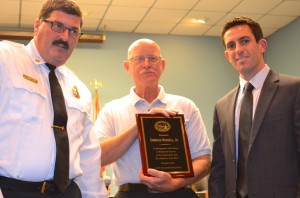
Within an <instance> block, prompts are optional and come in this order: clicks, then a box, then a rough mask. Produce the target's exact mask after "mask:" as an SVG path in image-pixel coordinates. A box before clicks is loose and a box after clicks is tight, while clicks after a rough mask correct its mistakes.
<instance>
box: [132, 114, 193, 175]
mask: <svg viewBox="0 0 300 198" xmlns="http://www.w3.org/2000/svg"><path fill="white" fill-rule="evenodd" d="M136 122H137V128H138V132H139V143H140V150H141V158H142V169H143V173H144V174H145V175H148V176H149V174H147V169H148V168H153V169H156V170H159V171H164V172H167V173H169V174H171V176H172V177H174V178H175V177H193V176H194V171H193V166H192V161H191V154H190V148H189V143H188V139H187V135H186V130H185V122H184V116H183V115H182V114H178V115H176V116H173V117H170V118H167V117H165V116H163V115H160V114H155V115H153V114H136Z"/></svg>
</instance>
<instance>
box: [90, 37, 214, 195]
mask: <svg viewBox="0 0 300 198" xmlns="http://www.w3.org/2000/svg"><path fill="white" fill-rule="evenodd" d="M165 66H166V61H165V60H164V59H163V58H162V55H161V51H160V47H159V46H158V44H157V43H155V42H154V41H152V40H150V39H139V40H137V41H135V42H133V43H132V44H131V45H130V47H129V49H128V60H126V61H124V68H125V70H126V72H127V73H128V74H130V75H131V77H132V78H133V81H134V84H135V86H133V87H132V88H131V89H130V93H129V95H127V96H124V97H122V98H120V99H117V100H113V101H111V102H109V103H107V104H106V105H105V106H104V107H103V108H102V110H101V111H100V113H99V115H98V118H97V120H96V123H95V126H94V129H95V133H96V136H97V138H98V139H99V141H100V145H101V149H102V155H101V158H102V159H101V162H102V165H108V164H112V166H113V171H114V176H115V178H114V179H115V184H116V185H117V186H119V190H118V192H117V194H116V196H115V197H116V198H139V197H143V198H148V197H149V198H150V197H154V198H168V197H170V198H171V197H172V198H174V197H184V198H197V197H198V196H197V195H196V193H195V192H194V191H193V190H192V189H191V188H188V187H189V186H190V185H191V184H193V183H194V182H196V181H198V180H200V179H201V178H203V177H205V176H206V175H207V174H208V173H209V171H210V163H211V157H210V154H211V147H210V143H209V140H208V137H207V133H206V128H205V125H204V123H203V120H202V118H201V115H200V111H199V109H198V108H197V106H196V105H195V104H194V103H193V102H192V101H191V100H190V99H187V98H185V97H182V96H177V95H171V94H167V93H166V92H165V91H164V89H163V87H162V86H160V85H159V79H160V76H161V74H162V73H163V71H164V69H165ZM145 114H149V115H160V117H164V118H169V119H172V118H173V117H176V116H178V115H181V116H184V120H183V126H180V125H179V127H175V125H174V126H173V128H181V127H183V128H184V130H185V132H186V139H187V141H186V142H184V144H185V143H186V144H187V145H185V147H184V148H185V149H184V150H185V151H184V152H185V153H186V154H187V155H190V157H191V169H192V170H191V172H192V174H187V175H186V176H184V175H185V174H184V173H183V174H179V176H178V175H176V174H175V176H174V175H172V174H170V173H169V172H168V171H162V170H158V169H156V168H155V169H154V168H147V169H146V172H145V171H143V168H144V167H143V168H142V164H143V165H144V161H143V158H142V157H141V151H140V143H141V142H140V141H139V132H140V131H139V132H138V128H139V127H138V125H137V119H136V116H137V115H145ZM161 115H162V116H161ZM154 117H155V116H154ZM158 117H159V116H158ZM155 119H156V117H155ZM159 119H160V118H159ZM168 123H169V122H165V121H163V118H162V121H158V122H157V123H156V128H163V127H168ZM172 124H173V123H172V122H170V125H172ZM176 124H178V123H176ZM184 125H185V127H184ZM157 126H158V127H157ZM171 127H172V126H171ZM154 128H155V127H154ZM139 129H140V128H139ZM145 130H146V129H145ZM153 130H154V129H153ZM160 131H165V130H160ZM148 133H153V135H154V132H153V131H148ZM148 135H149V134H148ZM150 136H151V134H150ZM181 137H183V138H184V135H183V136H181ZM181 137H179V138H170V137H160V138H152V142H156V143H157V142H158V143H159V142H163V141H165V142H164V143H165V145H170V144H172V143H175V142H177V141H179V139H180V138H181ZM140 138H141V136H140ZM140 140H141V139H140ZM143 143H144V144H145V142H143ZM174 145H175V144H174ZM173 148H174V146H171V147H170V148H169V149H173ZM177 150H180V149H177ZM161 152H162V155H161V157H158V156H152V157H157V159H165V158H164V157H162V156H164V151H163V150H162V151H161ZM165 153H166V152H165ZM170 153H171V154H172V153H173V155H174V157H169V158H170V159H171V158H177V157H179V158H180V153H178V154H177V153H176V148H175V149H174V150H171V151H170ZM156 154H157V153H156ZM143 155H145V153H142V156H143ZM147 157H148V158H149V157H151V156H147ZM147 157H146V158H147ZM181 157H184V156H183V155H181ZM158 163H159V162H158ZM168 163H169V164H170V165H172V164H173V163H175V160H174V161H172V160H170V161H167V162H165V164H168ZM170 168H171V167H170ZM179 172H180V171H179Z"/></svg>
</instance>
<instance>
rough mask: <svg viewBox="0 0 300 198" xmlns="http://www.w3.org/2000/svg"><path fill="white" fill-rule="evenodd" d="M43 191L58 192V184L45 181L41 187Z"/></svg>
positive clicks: (43, 192) (50, 193)
mask: <svg viewBox="0 0 300 198" xmlns="http://www.w3.org/2000/svg"><path fill="white" fill-rule="evenodd" d="M41 193H42V194H47V195H53V194H56V193H58V189H57V186H56V184H55V183H54V182H48V181H44V182H43V184H42V187H41Z"/></svg>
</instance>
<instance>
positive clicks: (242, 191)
mask: <svg viewBox="0 0 300 198" xmlns="http://www.w3.org/2000/svg"><path fill="white" fill-rule="evenodd" d="M253 88H254V87H253V85H252V84H251V83H249V82H247V83H246V85H245V87H244V90H243V92H244V96H243V99H242V105H241V112H240V122H239V139H238V140H239V142H238V145H239V148H238V167H237V191H238V194H239V195H240V197H242V198H243V197H246V196H247V195H248V182H247V180H248V176H247V160H248V159H247V158H248V148H249V137H250V132H251V127H252V106H253V96H252V90H253ZM238 197H239V196H238Z"/></svg>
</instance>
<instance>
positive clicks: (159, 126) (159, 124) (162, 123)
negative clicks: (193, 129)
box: [154, 121, 171, 132]
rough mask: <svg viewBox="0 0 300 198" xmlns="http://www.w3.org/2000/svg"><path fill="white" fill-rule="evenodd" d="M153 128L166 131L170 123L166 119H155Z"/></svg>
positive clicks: (169, 127)
mask: <svg viewBox="0 0 300 198" xmlns="http://www.w3.org/2000/svg"><path fill="white" fill-rule="evenodd" d="M154 128H155V129H156V130H158V131H160V132H168V131H169V130H170V129H171V125H170V123H168V122H166V121H157V122H156V123H155V124H154Z"/></svg>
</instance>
